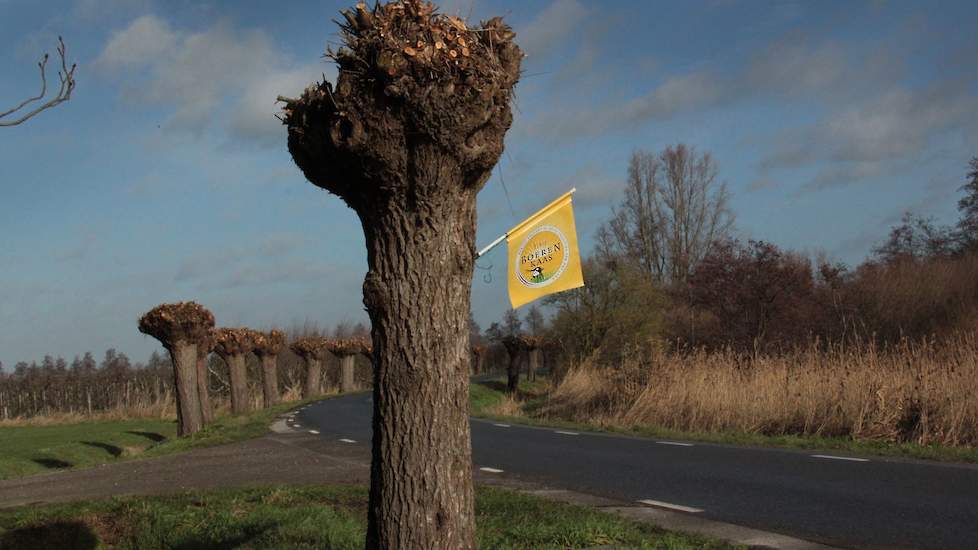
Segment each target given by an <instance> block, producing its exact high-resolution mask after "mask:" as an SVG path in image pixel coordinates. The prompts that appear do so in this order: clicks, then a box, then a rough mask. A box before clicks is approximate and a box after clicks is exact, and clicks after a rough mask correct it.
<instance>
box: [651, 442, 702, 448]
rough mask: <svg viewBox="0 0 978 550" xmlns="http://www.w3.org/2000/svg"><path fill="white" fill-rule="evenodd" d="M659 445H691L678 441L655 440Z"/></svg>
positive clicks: (690, 445) (690, 444)
mask: <svg viewBox="0 0 978 550" xmlns="http://www.w3.org/2000/svg"><path fill="white" fill-rule="evenodd" d="M656 443H658V444H659V445H675V446H676V447H692V446H693V444H692V443H680V442H678V441H656Z"/></svg>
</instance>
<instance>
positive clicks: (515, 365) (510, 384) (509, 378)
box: [506, 353, 520, 393]
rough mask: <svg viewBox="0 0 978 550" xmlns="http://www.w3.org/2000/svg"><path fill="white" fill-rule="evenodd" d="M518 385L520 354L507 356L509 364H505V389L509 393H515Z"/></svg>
mask: <svg viewBox="0 0 978 550" xmlns="http://www.w3.org/2000/svg"><path fill="white" fill-rule="evenodd" d="M519 385H520V355H519V354H518V353H517V354H515V355H510V356H509V365H507V366H506V389H507V390H509V392H510V393H516V389H517V388H519Z"/></svg>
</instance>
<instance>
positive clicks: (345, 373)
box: [340, 355, 357, 393]
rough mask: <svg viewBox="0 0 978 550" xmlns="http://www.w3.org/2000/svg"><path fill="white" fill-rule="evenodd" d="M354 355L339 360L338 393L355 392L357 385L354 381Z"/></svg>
mask: <svg viewBox="0 0 978 550" xmlns="http://www.w3.org/2000/svg"><path fill="white" fill-rule="evenodd" d="M355 360H356V356H355V355H345V356H343V357H341V358H340V392H342V393H347V392H351V391H356V389H357V384H356V380H355V379H354V370H353V367H354V366H355Z"/></svg>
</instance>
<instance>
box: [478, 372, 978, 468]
mask: <svg viewBox="0 0 978 550" xmlns="http://www.w3.org/2000/svg"><path fill="white" fill-rule="evenodd" d="M471 388H472V389H471V395H472V402H471V406H470V410H471V412H472V415H473V416H478V417H481V418H488V419H492V420H499V421H505V422H507V423H510V424H523V425H527V426H545V427H552V428H561V429H569V430H574V431H592V432H602V433H619V434H625V435H632V436H639V437H649V438H658V439H682V440H688V441H701V442H704V443H719V444H725V445H742V446H752V447H779V448H785V449H805V450H814V449H820V450H833V451H845V452H848V453H852V454H858V455H871V456H883V457H895V458H912V459H918V460H935V461H941V462H965V463H978V448H974V447H946V446H941V445H917V444H913V443H890V442H886V441H873V440H859V439H851V438H845V437H822V436H815V435H766V434H760V433H748V432H685V431H679V430H671V429H668V428H662V427H659V426H647V425H638V426H628V427H625V426H621V427H616V426H606V425H600V426H598V425H595V424H590V423H584V422H572V421H569V420H564V419H561V418H554V417H549V416H548V417H544V416H539V415H538V414H537V411H538V410H539V408H540V407H541V405H543V404H544V403H545V402H546V399H547V383H546V382H545V381H543V380H540V379H538V380H537V381H536V382H527V381H525V380H521V381H520V386H519V398H520V400H521V401H522V405H521V410H522V413H523V414H522V415H519V416H511V415H506V416H504V415H498V414H493V412H492V408H493V407H494V406H496V405H497V404H499V403H500V402H501V401H502V400H503V398H504V396H505V395H506V388H505V382H501V381H500V380H489V381H483V382H473V384H472V386H471Z"/></svg>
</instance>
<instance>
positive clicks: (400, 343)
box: [280, 0, 523, 550]
mask: <svg viewBox="0 0 978 550" xmlns="http://www.w3.org/2000/svg"><path fill="white" fill-rule="evenodd" d="M342 13H343V16H344V18H345V23H343V24H342V25H341V38H342V41H343V43H344V47H342V48H340V49H339V51H336V52H331V51H330V52H327V55H328V56H329V57H331V58H332V59H334V60H335V61H336V63H337V65H338V66H339V76H338V78H337V82H336V86H335V87H334V86H332V85H331V84H330V83H329V82H322V83H316V84H314V85H313V86H311V87H309V88H307V89H306V91H305V92H304V93H303V94H302V96H301V97H300V98H298V99H289V98H280V99H281V100H282V101H285V103H286V106H285V118H284V121H285V123H286V124H287V125H288V130H289V140H288V145H289V151H290V152H291V153H292V157H293V159H295V162H296V164H297V165H298V166H299V167H300V168H301V169H302V171H303V173H304V174H305V176H306V178H308V179H309V181H311V182H312V183H313V184H315V185H317V186H319V187H322V188H324V189H326V190H328V191H330V192H332V193H334V194H336V195H338V196H339V197H340V198H341V199H343V200H344V201H345V202H346V204H347V205H349V206H350V207H351V208H352V209H353V210H354V211H356V213H357V215H358V216H359V217H360V221H361V225H362V226H363V232H364V236H365V237H366V243H367V265H368V272H367V276H366V278H365V280H364V283H363V301H364V305H365V306H366V309H367V312H368V314H369V316H370V320H371V326H372V337H373V345H374V361H373V364H374V399H373V404H374V421H373V426H374V436H373V462H372V468H371V485H370V505H369V511H368V528H367V548H385V549H389V548H425V549H432V548H435V549H437V548H451V549H452V550H457V549H464V548H474V546H475V542H474V521H473V516H474V514H473V508H472V476H471V466H472V460H471V442H470V437H469V425H468V407H467V402H468V373H469V338H468V316H469V303H470V290H471V289H470V285H471V281H472V269H473V262H474V260H475V227H476V194H477V193H478V192H479V190H480V189H481V188H482V186H483V185H484V184H485V182H486V180H488V178H489V176H490V174H491V171H492V168H493V166H495V164H496V162H497V161H498V160H499V156H500V155H501V154H502V151H503V137H504V135H505V133H506V131H507V130H508V129H509V127H510V124H511V123H512V112H511V108H510V102H511V99H512V93H513V87H514V86H515V84H516V82H517V80H518V79H519V74H520V63H521V60H522V58H523V53H522V52H521V51H520V48H519V47H518V46H517V45H516V44H515V43H514V42H513V37H514V36H515V33H513V31H512V29H510V27H509V26H508V25H506V24H505V23H503V21H502V19H500V18H498V17H497V18H493V19H490V20H489V21H485V22H483V23H481V24H480V25H479V27H478V28H470V27H469V26H468V25H467V24H466V23H465V22H463V21H462V20H460V19H458V18H455V17H450V16H445V15H441V14H439V13H437V11H436V10H435V8H434V7H433V6H432V5H431V4H430V3H426V2H421V1H415V0H410V1H409V0H403V1H395V2H389V3H386V4H383V5H381V4H376V5H375V7H373V8H368V7H367V6H366V4H364V3H360V4H358V5H357V7H356V9H354V10H344V11H343V12H342Z"/></svg>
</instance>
